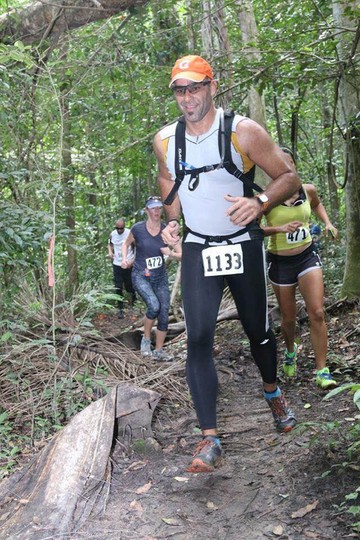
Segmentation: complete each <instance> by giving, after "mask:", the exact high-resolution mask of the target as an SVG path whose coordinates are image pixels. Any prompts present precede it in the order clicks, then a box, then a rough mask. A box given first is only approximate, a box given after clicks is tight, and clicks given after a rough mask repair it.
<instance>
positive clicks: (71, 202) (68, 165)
mask: <svg viewBox="0 0 360 540" xmlns="http://www.w3.org/2000/svg"><path fill="white" fill-rule="evenodd" d="M64 78H66V75H65V74H64ZM68 90H69V87H68V84H66V83H63V85H62V89H61V95H60V106H61V117H62V144H61V162H62V163H61V165H62V167H61V168H62V184H63V186H64V203H65V222H66V228H67V229H68V231H69V233H68V240H67V267H68V288H69V293H70V294H72V292H73V291H74V289H75V288H76V287H77V285H78V266H77V254H76V249H75V244H76V235H75V225H76V219H75V196H74V185H73V180H74V179H73V170H72V159H71V122H70V111H69V102H68V97H67V96H68Z"/></svg>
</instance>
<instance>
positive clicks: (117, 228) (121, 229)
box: [115, 227, 125, 231]
mask: <svg viewBox="0 0 360 540" xmlns="http://www.w3.org/2000/svg"><path fill="white" fill-rule="evenodd" d="M115 229H116V230H117V231H123V230H124V229H125V227H115Z"/></svg>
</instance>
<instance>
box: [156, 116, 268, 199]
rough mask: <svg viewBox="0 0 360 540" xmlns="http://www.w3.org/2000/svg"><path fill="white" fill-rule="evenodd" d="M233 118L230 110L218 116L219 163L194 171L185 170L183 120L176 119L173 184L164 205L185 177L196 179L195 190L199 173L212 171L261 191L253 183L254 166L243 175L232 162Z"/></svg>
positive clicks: (172, 197)
mask: <svg viewBox="0 0 360 540" xmlns="http://www.w3.org/2000/svg"><path fill="white" fill-rule="evenodd" d="M234 116H235V113H234V111H232V110H231V111H225V112H222V114H220V126H219V138H218V142H219V154H220V163H217V164H214V165H205V166H204V167H200V168H195V169H194V168H191V169H187V168H186V167H187V166H188V165H187V163H186V139H185V119H184V117H183V116H181V117H180V118H179V119H178V122H177V125H176V128H175V162H174V168H175V182H174V186H173V188H172V189H171V191H170V193H169V194H168V196H167V197H166V199H165V200H164V204H166V205H170V204H171V203H172V202H173V200H174V198H175V195H176V193H177V192H178V190H179V187H180V184H181V182H182V181H183V180H184V178H185V176H186V175H190V176H191V178H193V179H197V180H196V181H195V185H194V188H193V189H195V188H196V186H197V183H198V179H199V175H200V174H201V173H203V172H208V171H213V170H215V169H220V168H224V169H226V170H227V172H228V173H230V174H232V175H233V176H235V177H236V178H238V179H239V180H241V182H243V184H244V185H245V186H246V187H248V188H249V189H251V190H256V191H258V192H261V191H263V189H262V188H261V187H260V186H258V185H257V184H256V183H255V182H254V175H255V165H254V166H253V167H252V168H251V169H250V170H249V171H248V172H246V173H245V172H243V171H240V169H238V168H237V167H236V165H235V163H234V162H233V159H232V156H231V134H232V124H233V120H234ZM196 182H197V183H196Z"/></svg>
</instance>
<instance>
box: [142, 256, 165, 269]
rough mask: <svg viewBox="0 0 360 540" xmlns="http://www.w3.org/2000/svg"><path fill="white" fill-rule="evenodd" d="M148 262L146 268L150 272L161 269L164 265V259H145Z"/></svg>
mask: <svg viewBox="0 0 360 540" xmlns="http://www.w3.org/2000/svg"><path fill="white" fill-rule="evenodd" d="M145 262H146V268H147V269H148V270H154V269H155V268H160V266H162V264H163V259H162V257H160V256H158V257H149V258H148V259H145Z"/></svg>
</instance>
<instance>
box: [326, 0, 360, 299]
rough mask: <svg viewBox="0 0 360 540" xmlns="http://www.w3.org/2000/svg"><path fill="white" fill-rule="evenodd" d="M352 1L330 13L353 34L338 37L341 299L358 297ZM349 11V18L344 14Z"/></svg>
mask: <svg viewBox="0 0 360 540" xmlns="http://www.w3.org/2000/svg"><path fill="white" fill-rule="evenodd" d="M356 5H357V2H356V1H341V0H338V1H335V0H334V1H333V3H332V7H333V14H334V19H335V22H336V24H337V26H338V27H340V28H349V29H353V32H347V33H341V34H339V36H338V39H339V42H338V55H339V59H340V61H341V64H339V66H340V69H341V73H340V75H341V79H340V84H339V115H340V124H341V126H342V128H343V132H344V135H345V163H346V167H345V169H346V170H345V181H346V185H345V197H346V241H347V244H346V248H347V249H346V259H345V274H344V280H343V285H342V291H341V294H342V296H347V297H348V298H360V234H359V231H360V181H359V178H360V115H359V110H360V100H359V93H358V88H359V83H360V76H359V72H358V71H357V70H356V64H355V63H354V58H355V57H356V55H358V54H359V52H360V51H359V50H360V47H359V39H360V31H359V27H357V28H356V25H357V22H358V19H357V17H356ZM345 10H351V12H352V13H353V18H350V17H348V16H346V15H345ZM351 40H352V41H351Z"/></svg>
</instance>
